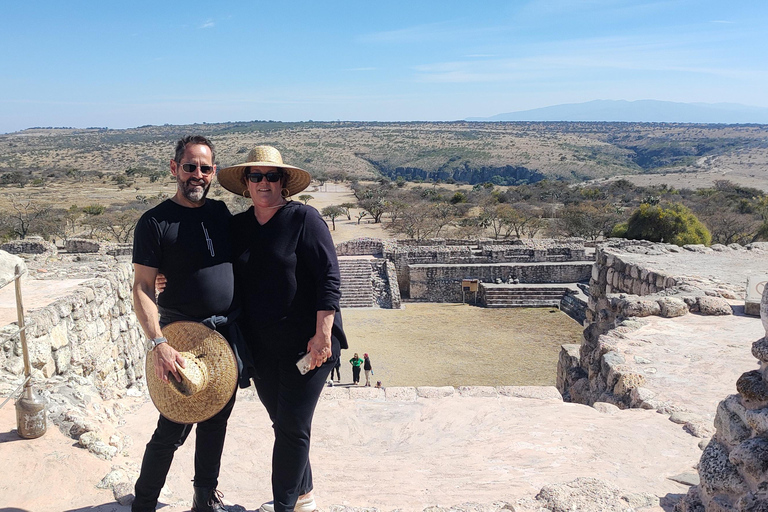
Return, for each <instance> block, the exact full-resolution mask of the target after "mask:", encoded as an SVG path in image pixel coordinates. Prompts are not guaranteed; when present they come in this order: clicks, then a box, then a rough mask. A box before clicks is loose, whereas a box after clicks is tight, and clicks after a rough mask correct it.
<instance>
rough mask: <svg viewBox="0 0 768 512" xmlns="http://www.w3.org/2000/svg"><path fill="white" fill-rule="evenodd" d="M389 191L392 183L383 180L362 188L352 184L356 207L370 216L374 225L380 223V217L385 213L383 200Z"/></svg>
mask: <svg viewBox="0 0 768 512" xmlns="http://www.w3.org/2000/svg"><path fill="white" fill-rule="evenodd" d="M391 190H392V182H390V181H389V180H385V179H382V180H379V182H378V183H376V184H375V185H369V186H363V185H360V183H353V184H352V192H353V193H354V194H355V198H356V199H357V203H358V205H359V206H360V208H362V209H363V210H365V211H367V212H368V213H369V214H370V216H371V217H372V218H373V223H374V224H378V223H379V222H381V216H382V215H384V213H385V212H386V211H387V206H386V202H385V198H386V197H387V196H388V195H389V193H390V191H391Z"/></svg>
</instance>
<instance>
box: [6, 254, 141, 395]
mask: <svg viewBox="0 0 768 512" xmlns="http://www.w3.org/2000/svg"><path fill="white" fill-rule="evenodd" d="M132 281H133V270H132V268H131V266H130V265H128V264H127V263H118V264H117V265H116V266H115V268H114V271H113V272H111V273H108V274H103V275H101V276H99V277H97V278H95V279H91V280H89V281H86V282H84V283H82V284H81V285H80V287H79V288H78V289H77V290H76V291H75V292H74V293H72V294H71V295H67V296H64V297H61V298H59V299H57V300H56V301H54V302H53V303H51V304H49V305H48V306H45V307H43V308H40V309H37V310H35V311H32V312H29V313H27V314H26V315H25V321H26V323H27V343H28V346H29V352H30V364H31V366H32V377H33V379H36V380H44V379H48V378H50V377H53V376H55V375H69V374H72V375H78V376H81V377H87V378H90V379H92V380H93V383H94V384H95V385H96V387H97V388H98V389H99V391H100V392H101V393H102V395H103V396H104V397H105V398H109V397H112V396H113V395H115V394H116V393H120V392H121V390H125V389H127V388H129V387H131V386H133V385H134V384H136V383H137V382H140V381H141V379H142V377H143V376H144V345H143V342H142V341H140V340H142V339H143V334H142V331H141V326H140V325H139V323H138V321H137V320H136V316H135V315H134V313H133V302H132V298H131V287H132ZM22 291H23V290H22ZM16 331H17V328H16V326H15V325H13V324H12V325H9V326H6V327H4V328H3V329H2V332H0V347H2V351H0V382H2V383H3V384H5V385H8V384H9V383H13V382H17V381H18V380H19V376H20V375H22V374H23V371H24V368H23V361H22V359H21V342H20V340H19V337H18V336H17V335H14V333H15V332H16Z"/></svg>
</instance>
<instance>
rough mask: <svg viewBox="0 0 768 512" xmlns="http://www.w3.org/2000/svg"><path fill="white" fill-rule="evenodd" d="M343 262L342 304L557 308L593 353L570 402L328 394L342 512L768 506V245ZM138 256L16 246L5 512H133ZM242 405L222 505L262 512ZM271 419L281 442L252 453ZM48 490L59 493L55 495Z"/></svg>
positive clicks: (648, 246) (139, 373)
mask: <svg viewBox="0 0 768 512" xmlns="http://www.w3.org/2000/svg"><path fill="white" fill-rule="evenodd" d="M336 249H337V253H338V255H339V261H340V267H341V273H342V308H369V309H377V310H378V309H381V310H392V313H393V314H396V312H397V310H402V309H404V308H405V309H407V308H408V307H409V306H410V305H411V304H415V303H456V304H461V303H465V304H467V307H472V308H478V310H481V309H484V308H493V309H500V308H532V307H538V308H550V309H552V310H553V311H554V312H555V313H558V311H559V312H561V313H562V314H565V315H568V317H570V319H572V320H569V321H573V322H575V323H577V324H578V325H580V326H581V327H582V328H583V338H582V340H581V342H580V343H571V342H570V340H566V342H564V343H563V344H562V348H561V350H560V355H559V359H558V360H557V361H556V365H557V372H556V376H553V380H554V381H555V385H553V386H463V385H461V383H459V384H458V385H457V386H455V387H450V386H448V387H445V386H431V385H430V383H428V382H425V383H424V385H423V386H418V387H397V386H387V385H386V383H385V385H384V386H383V387H381V388H358V387H353V386H350V387H346V386H330V387H328V388H326V391H325V392H324V395H323V399H322V401H321V403H320V405H319V406H318V414H317V416H316V418H315V426H314V430H313V448H312V450H313V459H316V460H317V461H318V463H317V466H316V467H315V468H313V469H314V470H315V472H316V473H317V482H316V485H317V487H318V489H317V495H318V502H319V503H320V510H323V511H334V512H341V511H353V510H354V511H362V510H381V511H389V510H402V511H421V510H430V511H442V510H446V511H448V510H455V511H470V510H472V511H489V512H490V511H498V510H507V511H517V512H555V511H558V512H560V511H562V512H565V511H579V512H581V511H630V510H648V511H661V510H664V511H667V512H671V511H673V510H674V511H678V512H700V511H707V512H710V511H717V512H737V511H738V512H747V511H751V512H757V511H768V372H767V371H766V368H768V341H766V329H767V328H768V293H767V294H766V296H765V298H764V297H763V287H764V285H765V282H766V281H768V243H753V244H750V245H746V246H741V245H738V244H731V245H728V246H725V245H717V244H716V245H712V246H711V247H705V246H703V245H688V246H683V247H678V246H675V245H669V244H663V243H651V242H644V241H630V240H623V239H622V240H619V239H608V240H607V241H605V242H601V243H597V244H594V243H589V244H588V243H585V241H584V240H582V239H542V240H538V239H537V240H490V239H478V240H455V239H434V240H427V241H424V240H421V241H417V240H405V239H400V240H389V239H378V238H357V239H354V240H350V241H346V242H342V243H339V244H338V245H337V247H336ZM130 255H131V248H130V246H128V245H124V244H123V245H121V244H106V243H95V242H93V241H90V240H80V239H71V240H68V241H67V242H66V243H65V244H64V245H61V246H58V247H57V246H56V245H54V244H51V243H49V242H45V241H43V240H42V239H26V240H22V241H15V242H8V243H5V244H3V245H2V246H0V320H1V321H0V349H1V350H0V398H1V399H2V400H5V399H6V398H10V399H11V400H10V401H8V402H7V403H6V404H5V406H4V407H3V408H2V409H0V420H2V421H3V423H2V428H0V463H2V464H4V465H6V471H4V473H5V474H9V475H10V476H9V477H7V478H5V477H4V479H3V480H5V482H4V483H0V511H5V510H7V511H11V510H13V511H17V510H25V511H28V512H32V511H36V512H37V511H43V512H45V511H48V510H51V511H53V510H71V511H86V510H87V511H105V512H106V511H108V510H109V511H127V510H129V509H130V507H129V504H130V502H131V500H132V497H133V495H132V492H133V484H134V481H135V478H136V476H137V474H138V467H139V463H140V457H141V453H142V449H143V443H145V442H146V440H148V438H149V435H150V433H151V431H152V429H153V424H152V423H153V422H154V421H156V411H155V410H154V408H153V406H152V404H151V402H150V401H149V398H148V394H147V389H146V381H145V349H144V342H143V339H144V334H143V333H142V331H141V327H140V325H139V323H138V321H137V319H136V317H135V315H134V313H133V306H132V299H131V297H132V295H131V287H132V281H133V269H132V265H131V263H130ZM17 286H18V287H20V290H21V293H20V294H18V293H15V289H16V287H17ZM19 297H21V298H22V300H23V305H24V308H25V315H24V317H23V323H24V333H25V336H26V345H27V346H28V351H27V352H28V354H27V357H28V361H25V353H24V350H23V347H22V343H21V338H22V336H21V334H20V333H19V319H18V316H17V307H18V301H19ZM558 314H559V313H558ZM761 315H762V321H761V318H760V316H761ZM518 328H519V329H525V328H526V326H524V325H520V326H518ZM468 342H471V343H474V344H482V342H483V339H482V333H474V334H473V339H471V340H468ZM416 349H417V347H416ZM350 355H351V354H350ZM348 357H349V356H347V358H348ZM402 357H406V358H413V359H414V360H416V356H414V355H413V354H404V355H403V356H402ZM342 359H344V354H343V355H342ZM554 363H555V362H554V361H553V364H554ZM416 371H417V370H416ZM27 372H29V374H30V379H29V382H26V379H25V377H26V373H27ZM25 383H26V388H30V389H31V390H32V391H31V392H32V393H34V396H35V398H36V399H37V400H39V401H40V403H41V404H43V405H44V408H43V410H42V413H41V414H42V415H43V417H44V423H45V425H44V426H42V427H41V426H40V425H37V427H38V428H43V429H47V432H45V433H44V435H42V436H41V437H39V438H37V439H24V440H22V439H21V438H20V437H19V434H23V432H20V431H18V430H19V426H18V425H17V423H16V421H17V417H16V413H15V412H14V401H16V400H17V399H18V397H19V396H20V395H21V394H23V393H24V390H25ZM237 400H238V404H237V405H236V406H235V414H234V415H233V420H232V421H231V423H230V433H229V434H228V435H229V437H228V440H227V443H231V444H227V446H226V447H225V452H227V453H225V459H224V467H223V469H222V476H221V481H220V488H222V489H223V490H224V492H225V497H226V498H227V499H228V500H229V502H231V503H232V504H231V505H230V510H233V511H245V510H255V508H254V507H258V503H260V500H259V497H258V496H257V494H258V493H259V492H261V493H263V492H266V491H265V490H266V489H268V488H269V482H268V478H269V477H268V474H269V468H267V467H264V461H266V460H267V458H268V452H269V442H268V434H269V432H268V427H269V425H268V420H267V418H266V416H265V413H263V411H261V409H260V408H259V407H257V406H258V405H259V404H258V403H257V401H258V397H257V396H256V395H255V392H254V390H253V388H248V389H244V390H240V391H239V392H238V398H237ZM140 420H141V421H140ZM256 424H258V425H259V429H262V427H263V429H262V430H259V432H262V431H263V432H265V434H264V435H263V436H262V437H259V436H257V435H255V434H253V436H252V437H249V432H251V430H252V429H253V427H252V426H253V425H256ZM21 430H23V428H22V429H21ZM259 435H261V434H259ZM230 438H231V441H230ZM54 442H56V443H58V444H56V445H51V444H45V443H54ZM187 444H190V443H187ZM183 449H187V446H184V447H183ZM11 452H13V453H11ZM230 452H231V455H229V454H230ZM184 453H188V452H184ZM245 453H247V454H248V455H247V456H243V455H242V454H245ZM227 457H231V458H227ZM182 458H183V457H182V455H180V456H179V459H182ZM187 459H189V456H188V455H187ZM243 459H245V460H243ZM175 464H176V462H175ZM179 464H182V462H179ZM187 466H191V462H188V463H187ZM313 466H315V463H314V460H313ZM78 467H79V468H81V471H78ZM175 467H176V466H174V468H175ZM86 468H90V469H88V470H86ZM190 471H191V469H189V468H185V469H183V470H178V471H177V470H176V469H174V470H172V472H171V473H173V474H176V476H173V477H171V476H169V481H168V482H167V484H166V488H165V489H164V491H163V494H162V495H161V501H162V502H163V503H165V506H164V507H163V508H162V509H161V510H165V511H166V512H175V511H181V510H188V509H189V506H190V498H191V494H190V493H189V492H188V490H189V489H190V488H191V487H190V486H189V475H190ZM69 473H71V475H70V474H69ZM30 482H35V483H36V485H27V484H28V483H30ZM40 486H42V487H50V488H51V489H53V488H55V489H56V491H55V493H54V494H50V493H49V494H48V498H45V499H42V498H40V494H41V491H40V490H39V489H35V488H36V487H40ZM51 496H53V497H51ZM249 507H250V508H249Z"/></svg>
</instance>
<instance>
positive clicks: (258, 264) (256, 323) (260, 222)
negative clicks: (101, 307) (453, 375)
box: [218, 146, 347, 512]
mask: <svg viewBox="0 0 768 512" xmlns="http://www.w3.org/2000/svg"><path fill="white" fill-rule="evenodd" d="M218 179H219V183H221V185H222V186H223V187H224V188H225V189H227V190H229V191H230V192H233V193H235V194H237V195H239V196H243V197H250V198H251V201H252V202H253V206H252V207H251V208H249V209H248V210H247V211H245V212H243V213H241V214H238V215H236V216H234V217H233V219H232V224H231V233H232V251H233V258H234V259H233V262H234V272H235V285H236V287H237V297H238V299H239V300H240V301H241V305H242V311H243V314H242V316H241V319H242V323H241V328H242V330H243V335H244V337H245V339H246V342H247V343H248V344H249V346H250V347H251V350H252V353H253V354H254V359H255V361H256V369H257V371H258V375H259V379H258V380H256V381H255V385H256V391H257V393H258V395H259V399H260V400H261V402H262V404H263V405H264V407H265V408H266V409H267V412H268V413H269V417H270V419H271V420H272V426H273V430H274V434H275V440H274V446H273V450H272V498H273V499H272V500H271V501H268V502H266V503H264V504H263V505H261V508H260V510H261V511H262V512H274V511H276V512H287V511H296V512H312V511H314V510H315V509H316V508H317V506H316V504H315V499H314V496H313V482H312V469H311V466H310V462H309V448H310V433H311V427H312V418H313V416H314V412H315V407H316V406H317V403H318V400H319V399H320V394H321V393H322V391H323V388H324V387H325V384H326V382H327V379H328V375H329V374H330V373H331V370H332V369H333V367H334V365H335V363H336V360H337V359H339V358H340V357H341V349H345V348H347V338H346V335H345V334H344V330H343V326H342V321H341V308H340V306H339V299H340V298H341V291H340V286H341V276H340V273H339V263H338V260H337V257H336V249H335V248H334V244H333V240H332V238H331V233H330V231H328V226H327V225H326V224H325V221H324V220H323V218H322V217H321V216H320V213H319V212H318V211H317V210H315V209H314V208H313V207H311V206H308V205H305V204H302V203H301V202H296V201H289V200H288V198H289V197H290V196H293V195H295V194H297V193H299V192H301V191H302V190H304V189H305V188H306V187H307V186H308V185H309V182H310V180H311V177H310V175H309V173H308V172H307V171H305V170H303V169H299V168H298V167H294V166H291V165H286V164H284V163H283V159H282V156H281V155H280V152H279V151H278V150H277V149H275V148H273V147H271V146H257V147H255V148H254V149H252V150H251V152H250V153H249V154H248V162H246V163H244V164H239V165H235V166H232V167H227V168H226V169H222V170H221V171H220V172H219V175H218ZM305 357H306V358H308V360H309V364H307V365H306V366H305V365H304V364H302V363H303V362H304V361H303V360H304V359H305ZM297 366H298V368H297Z"/></svg>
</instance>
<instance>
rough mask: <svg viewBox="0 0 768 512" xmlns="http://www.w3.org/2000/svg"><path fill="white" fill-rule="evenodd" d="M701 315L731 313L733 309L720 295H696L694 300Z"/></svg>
mask: <svg viewBox="0 0 768 512" xmlns="http://www.w3.org/2000/svg"><path fill="white" fill-rule="evenodd" d="M696 302H697V304H698V310H699V313H701V314H702V315H717V316H722V315H732V314H733V309H731V305H730V304H729V303H728V301H727V300H725V299H723V298H721V297H707V296H704V297H698V298H697V300H696Z"/></svg>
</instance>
